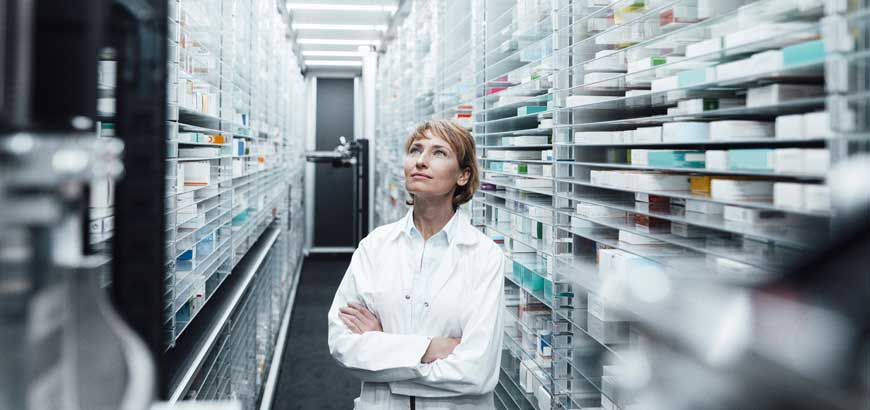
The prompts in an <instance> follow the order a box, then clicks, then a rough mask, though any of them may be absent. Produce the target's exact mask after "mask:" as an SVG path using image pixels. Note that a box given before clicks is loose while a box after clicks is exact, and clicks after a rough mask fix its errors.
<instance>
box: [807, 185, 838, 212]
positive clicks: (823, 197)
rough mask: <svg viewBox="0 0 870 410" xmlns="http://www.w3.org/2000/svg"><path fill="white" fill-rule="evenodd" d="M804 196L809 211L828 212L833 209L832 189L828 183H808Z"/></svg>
mask: <svg viewBox="0 0 870 410" xmlns="http://www.w3.org/2000/svg"><path fill="white" fill-rule="evenodd" d="M804 189H805V194H806V196H805V197H804V199H805V202H804V205H805V208H806V209H807V210H809V211H817V212H828V211H830V210H831V191H830V189H829V188H828V186H827V185H807V186H806V187H805V188H804Z"/></svg>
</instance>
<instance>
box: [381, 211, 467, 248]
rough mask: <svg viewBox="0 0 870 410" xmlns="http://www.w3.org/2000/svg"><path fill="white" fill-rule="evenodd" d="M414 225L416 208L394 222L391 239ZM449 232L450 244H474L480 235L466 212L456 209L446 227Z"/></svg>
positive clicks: (408, 230) (448, 239)
mask: <svg viewBox="0 0 870 410" xmlns="http://www.w3.org/2000/svg"><path fill="white" fill-rule="evenodd" d="M413 226H414V208H413V207H412V208H411V209H409V210H408V212H407V213H406V214H405V217H404V218H402V220H401V221H399V222H398V223H396V224H394V226H393V230H392V232H390V235H389V238H390V240H395V239H397V238H398V237H399V236H400V235H401V234H402V233H405V232H410V229H411V227H413ZM444 230H445V231H446V232H447V241H448V243H449V244H451V245H452V244H454V243H455V244H457V245H474V244H476V243H477V242H478V240H479V236H478V234H477V229H475V228H474V227H473V226H471V221H470V220H469V219H468V217H467V216H465V214H463V213H462V212H460V211H456V214H455V215H453V218H451V219H450V222H448V223H447V225H446V226H445V227H444Z"/></svg>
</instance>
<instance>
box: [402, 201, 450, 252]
mask: <svg viewBox="0 0 870 410" xmlns="http://www.w3.org/2000/svg"><path fill="white" fill-rule="evenodd" d="M460 218H461V216H460V215H459V212H458V211H457V212H455V213H453V217H451V218H450V220H449V221H447V224H446V225H444V227H443V228H441V230H440V231H438V232H437V233H436V234H435V235H432V237H433V238H435V237H437V236H440V235H445V236H446V239H447V243H448V244H450V243H451V242H452V241H453V240H454V238H456V233H457V226H458V225H459V222H458V219H460ZM402 232H405V233H407V234H408V235H410V236H411V237H414V236H415V235H416V236H419V237H421V238H422V237H423V235H422V234H421V233H420V231H419V230H417V226H416V225H414V208H411V209H410V210H408V213H407V214H405V221H404V224H403V227H402Z"/></svg>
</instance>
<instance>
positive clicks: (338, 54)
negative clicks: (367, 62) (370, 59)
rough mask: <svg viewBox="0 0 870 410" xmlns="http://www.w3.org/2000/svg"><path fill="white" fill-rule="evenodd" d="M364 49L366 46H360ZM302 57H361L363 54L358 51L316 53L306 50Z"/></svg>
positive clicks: (316, 51) (315, 51)
mask: <svg viewBox="0 0 870 410" xmlns="http://www.w3.org/2000/svg"><path fill="white" fill-rule="evenodd" d="M360 47H366V46H360ZM302 55H303V56H311V57H362V56H363V53H360V52H359V51H318V50H307V51H302Z"/></svg>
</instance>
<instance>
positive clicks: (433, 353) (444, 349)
mask: <svg viewBox="0 0 870 410" xmlns="http://www.w3.org/2000/svg"><path fill="white" fill-rule="evenodd" d="M461 341H462V339H457V338H454V337H433V338H432V340H431V341H429V347H428V348H427V349H426V353H425V354H424V355H423V358H422V359H420V362H422V363H432V362H434V361H436V360H439V359H446V358H447V356H450V353H453V349H456V346H459V342H461Z"/></svg>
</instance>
